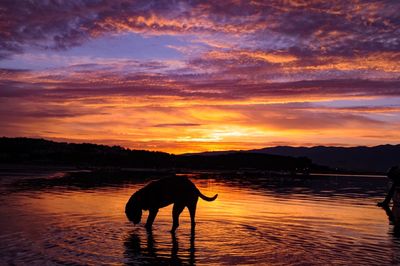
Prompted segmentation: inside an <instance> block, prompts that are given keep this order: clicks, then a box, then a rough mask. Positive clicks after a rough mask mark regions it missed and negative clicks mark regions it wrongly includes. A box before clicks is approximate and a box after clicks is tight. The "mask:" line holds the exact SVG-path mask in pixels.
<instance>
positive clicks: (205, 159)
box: [0, 137, 313, 171]
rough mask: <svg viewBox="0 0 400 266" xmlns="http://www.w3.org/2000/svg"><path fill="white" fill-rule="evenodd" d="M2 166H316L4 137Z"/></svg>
mask: <svg viewBox="0 0 400 266" xmlns="http://www.w3.org/2000/svg"><path fill="white" fill-rule="evenodd" d="M0 164H17V165H23V164H34V165H52V166H57V165H59V166H77V167H130V168H157V169H159V168H185V169H227V170H236V169H260V170H261V169H262V170H290V171H292V170H295V169H296V168H297V169H299V168H311V167H313V165H312V162H311V160H309V159H307V158H294V157H290V156H282V155H271V154H264V153H246V152H234V153H229V154H219V155H215V156H213V157H212V158H210V157H209V156H204V155H186V156H183V155H173V154H168V153H164V152H152V151H143V150H130V149H125V148H122V147H119V146H105V145H97V144H90V143H82V144H75V143H66V142H54V141H49V140H44V139H32V138H6V137H2V138H0Z"/></svg>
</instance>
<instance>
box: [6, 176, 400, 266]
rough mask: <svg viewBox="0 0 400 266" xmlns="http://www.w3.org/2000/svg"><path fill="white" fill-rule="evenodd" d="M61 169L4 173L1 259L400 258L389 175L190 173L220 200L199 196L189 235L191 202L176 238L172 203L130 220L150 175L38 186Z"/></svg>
mask: <svg viewBox="0 0 400 266" xmlns="http://www.w3.org/2000/svg"><path fill="white" fill-rule="evenodd" d="M60 176H62V174H60V173H58V174H54V173H52V174H47V175H41V176H39V175H38V174H33V175H31V176H30V177H29V176H28V177H27V176H22V175H21V176H18V175H13V176H11V175H9V176H4V175H3V176H2V178H1V179H0V181H1V183H2V188H1V191H0V192H1V193H0V228H1V231H0V261H1V262H2V264H6V265H7V264H16V265H46V264H47V265H53V264H60V265H82V264H83V265H88V264H89V265H98V264H107V265H123V264H128V265H160V264H161V265H191V264H196V265H238V264H243V265H248V264H257V265H389V264H399V263H400V236H399V234H398V233H396V232H397V230H395V228H394V227H393V225H391V224H390V223H389V220H388V217H387V216H386V213H385V211H384V210H382V209H381V208H378V207H376V206H375V204H376V202H377V201H379V200H381V199H382V198H383V197H384V193H385V191H386V189H387V185H386V179H384V178H371V177H351V178H350V177H326V176H325V177H320V178H317V177H313V178H312V179H305V180H303V179H295V180H293V179H290V178H265V179H261V178H246V179H245V178H244V177H243V178H239V179H231V178H230V177H229V176H222V177H214V178H201V177H196V176H191V180H192V181H193V182H194V183H195V184H196V185H197V186H198V187H199V188H200V190H201V191H202V192H203V194H206V195H209V196H212V195H214V194H215V193H218V194H219V196H218V199H217V200H216V201H214V202H205V201H202V200H199V204H198V208H197V216H196V221H197V226H196V234H195V236H194V237H191V235H190V221H189V220H190V219H189V215H188V211H187V210H186V209H185V210H184V212H183V213H182V215H181V217H180V227H179V228H178V230H177V232H176V235H175V236H172V235H171V234H170V233H169V230H170V227H171V223H172V218H171V212H172V207H171V206H169V207H166V208H164V209H161V210H160V212H159V214H158V216H157V218H156V221H155V223H154V226H153V231H152V233H151V234H149V233H147V232H146V230H145V229H144V227H143V221H145V219H146V216H147V213H145V214H144V217H143V218H142V224H141V225H139V226H134V225H133V224H131V223H130V222H128V221H127V219H126V217H125V214H124V207H125V203H126V201H127V200H128V199H129V197H130V195H131V194H132V193H133V192H134V191H136V190H137V189H138V188H140V187H142V186H143V184H145V183H147V182H148V180H141V181H136V182H135V183H132V182H128V183H127V182H122V183H119V184H111V183H106V184H102V185H100V186H99V185H97V186H79V185H77V184H76V183H74V185H66V184H63V183H62V182H61V183H56V184H57V185H54V184H55V183H51V182H50V183H47V184H51V185H46V186H42V185H40V186H38V185H37V184H38V183H40V180H51V179H57V178H59V177H60ZM38 177H39V178H38ZM32 178H34V181H33V182H25V183H24V182H22V183H21V182H15V181H16V180H21V179H23V180H28V181H29V180H32ZM75 181H76V180H75ZM46 182H47V181H46Z"/></svg>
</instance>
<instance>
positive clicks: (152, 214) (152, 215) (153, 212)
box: [146, 209, 158, 230]
mask: <svg viewBox="0 0 400 266" xmlns="http://www.w3.org/2000/svg"><path fill="white" fill-rule="evenodd" d="M157 213H158V209H152V210H149V216H148V217H147V222H146V229H147V230H150V229H151V226H152V225H153V222H154V219H155V218H156V215H157Z"/></svg>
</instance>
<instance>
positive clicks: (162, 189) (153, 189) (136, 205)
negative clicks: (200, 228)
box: [125, 176, 218, 232]
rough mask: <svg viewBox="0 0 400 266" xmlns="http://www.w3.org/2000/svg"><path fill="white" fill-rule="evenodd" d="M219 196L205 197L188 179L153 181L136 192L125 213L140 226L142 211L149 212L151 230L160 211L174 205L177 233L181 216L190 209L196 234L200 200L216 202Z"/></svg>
mask: <svg viewBox="0 0 400 266" xmlns="http://www.w3.org/2000/svg"><path fill="white" fill-rule="evenodd" d="M217 196H218V194H215V195H214V197H211V198H209V197H207V196H204V195H203V194H201V192H200V190H198V189H197V188H196V186H195V185H194V184H193V183H192V182H191V181H190V180H189V179H188V178H187V177H184V176H174V177H169V178H163V179H160V180H157V181H153V182H151V183H149V184H148V185H146V186H145V187H143V188H141V189H139V190H138V191H136V192H135V193H134V194H133V195H132V196H131V197H130V199H129V201H128V203H127V204H126V206H125V213H126V216H127V217H128V219H129V220H130V221H132V222H133V223H134V224H138V223H139V222H140V219H141V217H142V210H149V216H148V218H147V222H146V228H147V229H148V230H150V229H151V226H152V224H153V222H154V219H155V218H156V215H157V212H158V209H160V208H163V207H166V206H168V205H170V204H172V203H173V204H174V206H173V210H172V218H173V224H172V229H171V232H175V230H176V228H177V227H178V226H179V215H180V214H181V212H182V211H183V209H184V208H185V207H187V208H188V209H189V213H190V221H191V229H192V232H194V228H195V215H196V205H197V200H198V198H199V197H200V198H202V199H203V200H206V201H214V200H215V199H216V198H217Z"/></svg>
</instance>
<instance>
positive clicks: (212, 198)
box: [197, 190, 218, 201]
mask: <svg viewBox="0 0 400 266" xmlns="http://www.w3.org/2000/svg"><path fill="white" fill-rule="evenodd" d="M197 191H199V197H200V198H202V199H203V200H205V201H214V200H215V199H216V198H217V197H218V194H215V195H214V197H211V198H210V197H207V196H205V195H203V194H201V192H200V190H197Z"/></svg>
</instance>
